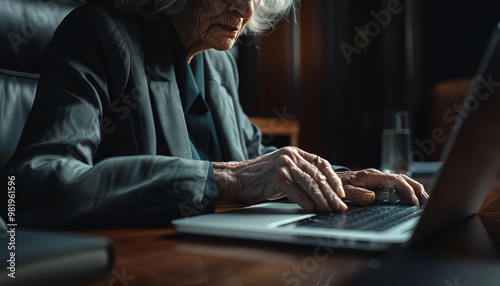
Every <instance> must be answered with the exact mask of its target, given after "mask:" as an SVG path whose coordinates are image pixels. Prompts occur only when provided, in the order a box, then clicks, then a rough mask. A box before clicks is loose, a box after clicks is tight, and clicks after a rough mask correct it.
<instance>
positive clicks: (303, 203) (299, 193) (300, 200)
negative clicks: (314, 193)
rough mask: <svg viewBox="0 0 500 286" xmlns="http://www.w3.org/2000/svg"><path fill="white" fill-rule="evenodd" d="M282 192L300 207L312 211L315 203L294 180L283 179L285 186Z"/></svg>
mask: <svg viewBox="0 0 500 286" xmlns="http://www.w3.org/2000/svg"><path fill="white" fill-rule="evenodd" d="M283 192H284V193H285V194H286V197H287V198H288V199H289V200H290V201H292V202H294V203H296V204H298V205H299V206H300V207H302V208H303V209H305V210H306V211H314V210H315V208H316V204H315V203H314V201H313V200H312V199H311V197H309V195H308V194H307V193H305V192H304V191H303V190H302V189H301V188H300V187H298V186H297V185H296V184H295V183H294V182H291V181H285V187H284V190H283Z"/></svg>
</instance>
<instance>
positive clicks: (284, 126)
mask: <svg viewBox="0 0 500 286" xmlns="http://www.w3.org/2000/svg"><path fill="white" fill-rule="evenodd" d="M250 121H252V122H253V123H254V124H256V125H257V126H259V128H260V130H261V131H262V134H263V135H267V136H276V135H277V136H289V137H290V145H291V146H296V147H298V146H299V134H300V126H299V121H298V120H294V119H287V118H276V117H273V118H267V117H250Z"/></svg>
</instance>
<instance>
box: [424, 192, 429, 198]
mask: <svg viewBox="0 0 500 286" xmlns="http://www.w3.org/2000/svg"><path fill="white" fill-rule="evenodd" d="M424 197H425V198H426V199H428V198H429V194H428V193H427V192H426V191H424Z"/></svg>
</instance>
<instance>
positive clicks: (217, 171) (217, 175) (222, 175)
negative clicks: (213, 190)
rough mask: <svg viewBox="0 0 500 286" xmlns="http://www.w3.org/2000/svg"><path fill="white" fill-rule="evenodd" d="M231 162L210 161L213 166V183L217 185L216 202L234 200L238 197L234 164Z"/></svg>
mask: <svg viewBox="0 0 500 286" xmlns="http://www.w3.org/2000/svg"><path fill="white" fill-rule="evenodd" d="M231 163H233V162H229V163H218V162H213V163H212V165H213V167H214V179H215V185H216V186H217V191H218V193H219V194H218V196H217V204H221V203H228V202H232V201H236V200H237V199H238V194H237V191H236V183H237V174H236V171H235V169H236V166H234V164H231Z"/></svg>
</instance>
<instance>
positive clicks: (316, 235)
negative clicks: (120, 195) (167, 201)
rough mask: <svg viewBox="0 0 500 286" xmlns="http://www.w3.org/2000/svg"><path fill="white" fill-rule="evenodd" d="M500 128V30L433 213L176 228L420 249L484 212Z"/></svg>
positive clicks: (260, 209)
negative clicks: (453, 226) (456, 225)
mask: <svg viewBox="0 0 500 286" xmlns="http://www.w3.org/2000/svg"><path fill="white" fill-rule="evenodd" d="M499 127H500V23H499V24H498V25H497V26H496V27H495V29H494V31H493V34H492V37H491V40H490V43H489V45H488V47H487V49H486V51H485V53H484V56H483V59H482V61H481V64H480V67H479V70H478V72H477V75H476V77H475V80H474V82H473V84H472V85H471V89H470V90H469V93H468V95H467V97H466V99H465V100H464V104H463V107H462V109H461V111H460V112H459V114H458V115H457V118H456V123H455V125H454V126H453V130H452V133H451V134H450V137H449V139H448V142H447V145H446V147H445V150H444V153H443V157H442V158H443V165H442V167H441V169H440V171H439V172H437V173H436V174H435V175H434V177H433V179H432V181H431V184H430V186H429V188H428V193H429V194H430V198H429V199H428V201H427V203H426V204H425V205H421V206H409V205H403V204H400V203H388V202H385V201H382V202H379V203H376V204H374V205H371V206H367V207H356V206H353V205H350V206H349V209H348V210H347V211H346V212H345V213H343V214H333V213H332V214H314V213H309V212H306V211H304V210H303V209H301V208H300V207H299V206H298V205H297V204H294V203H283V202H266V203H262V204H258V205H254V206H249V207H246V208H242V209H239V210H235V211H231V212H224V213H215V214H207V215H201V216H195V217H187V218H181V219H176V220H173V221H172V223H173V224H174V225H175V227H176V229H177V231H179V232H183V233H192V234H202V235H212V236H224V237H234V238H244V239H256V240H266V241H278V242H289V243H298V244H311V245H322V246H329V247H339V248H353V249H364V250H386V249H388V248H390V247H392V246H395V245H400V244H403V243H407V242H409V243H410V244H420V243H423V242H425V241H426V240H427V239H429V238H431V237H433V236H434V235H435V234H436V233H438V232H439V231H440V230H442V229H444V228H447V227H449V226H450V225H454V224H455V223H458V222H460V221H461V220H463V219H466V218H468V217H470V216H473V215H474V213H475V212H476V211H478V210H479V208H480V207H481V204H482V202H483V201H484V198H485V196H486V194H487V193H488V192H489V190H490V189H491V187H492V185H493V183H494V181H495V180H496V178H497V175H498V171H499V169H500V128H499Z"/></svg>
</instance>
